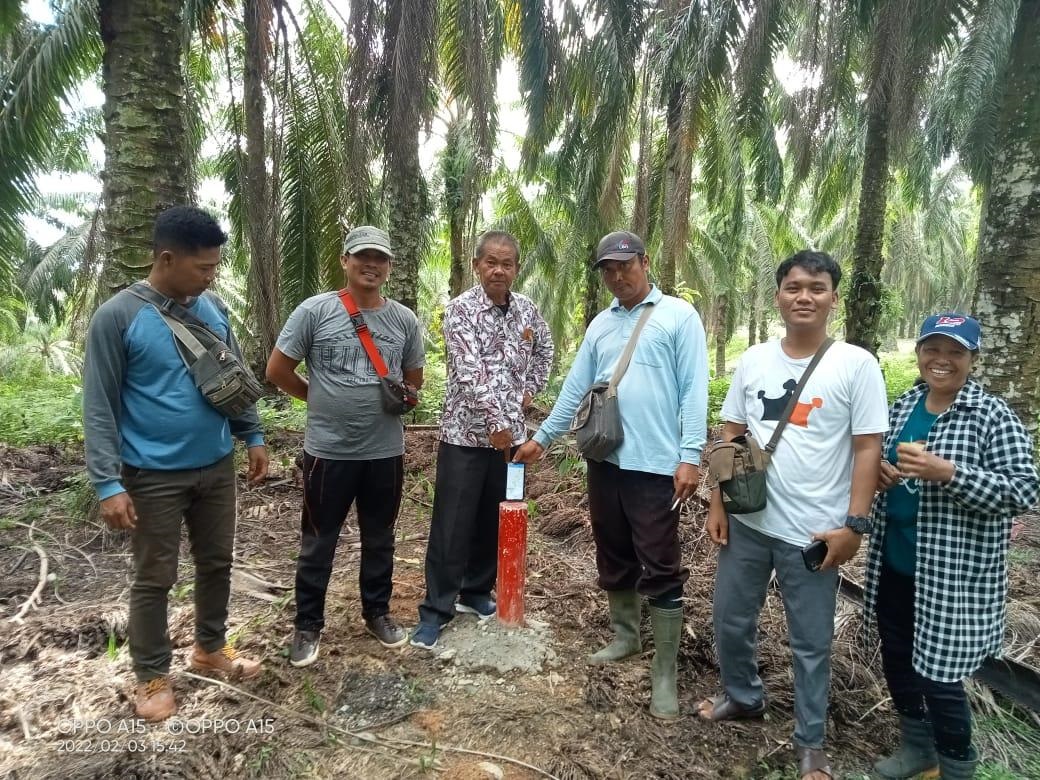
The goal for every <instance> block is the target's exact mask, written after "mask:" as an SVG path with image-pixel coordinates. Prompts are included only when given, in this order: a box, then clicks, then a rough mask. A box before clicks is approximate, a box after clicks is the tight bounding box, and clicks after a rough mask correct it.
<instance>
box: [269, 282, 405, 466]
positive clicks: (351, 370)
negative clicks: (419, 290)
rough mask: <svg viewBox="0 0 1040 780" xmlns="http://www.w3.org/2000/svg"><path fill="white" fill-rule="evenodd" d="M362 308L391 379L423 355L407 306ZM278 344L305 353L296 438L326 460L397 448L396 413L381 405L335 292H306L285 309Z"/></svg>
mask: <svg viewBox="0 0 1040 780" xmlns="http://www.w3.org/2000/svg"><path fill="white" fill-rule="evenodd" d="M361 313H362V315H363V316H364V318H365V322H366V323H367V324H368V328H369V330H370V331H372V338H373V340H374V341H375V343H376V346H377V347H379V352H380V353H381V354H382V356H383V360H384V361H385V362H386V367H387V370H388V371H389V376H390V378H391V379H396V380H397V381H399V382H400V381H401V380H402V378H403V372H404V370H410V369H414V368H420V367H422V366H423V365H424V363H425V354H424V352H423V340H422V334H421V333H420V332H419V321H418V320H417V319H416V317H415V314H413V313H412V311H411V310H410V309H408V308H406V307H404V306H402V305H401V304H400V303H398V302H397V301H392V300H390V299H387V300H386V303H384V304H383V305H382V306H380V307H379V308H378V309H362V310H361ZM277 347H278V349H280V350H281V351H282V352H283V353H285V354H286V355H287V356H289V357H290V358H292V359H293V360H305V361H307V378H308V381H309V382H310V389H309V390H308V391H307V432H306V434H305V435H304V440H303V446H304V449H306V450H307V452H309V453H310V454H311V455H314V456H316V457H319V458H329V459H330V460H370V459H373V458H390V457H394V456H396V455H401V454H403V453H404V427H403V426H402V424H401V418H400V417H398V416H397V415H393V414H387V413H386V412H384V411H383V406H382V402H381V400H380V390H379V376H378V375H377V374H376V371H375V369H374V368H373V367H372V362H371V361H370V360H369V359H368V355H367V354H366V353H365V348H364V347H363V346H362V345H361V341H360V340H359V339H358V337H357V333H356V332H355V331H354V325H353V324H352V323H351V321H350V317H349V316H348V315H347V311H346V309H344V308H343V304H342V303H341V302H340V299H339V296H338V295H337V294H336V293H335V292H327V293H321V294H320V295H315V296H313V297H311V298H308V299H307V300H305V301H304V302H303V303H301V304H300V305H299V306H297V307H296V310H295V311H294V312H293V313H292V314H291V315H289V319H288V321H287V322H286V323H285V327H283V328H282V332H281V334H280V335H279V336H278V343H277Z"/></svg>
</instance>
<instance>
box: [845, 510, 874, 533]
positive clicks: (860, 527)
mask: <svg viewBox="0 0 1040 780" xmlns="http://www.w3.org/2000/svg"><path fill="white" fill-rule="evenodd" d="M845 527H846V528H849V529H851V530H852V531H853V532H854V533H857V534H859V535H860V536H863V535H864V534H869V533H870V532H871V531H872V530H873V528H874V521H873V520H871V519H870V518H869V517H867V516H866V515H846V516H845Z"/></svg>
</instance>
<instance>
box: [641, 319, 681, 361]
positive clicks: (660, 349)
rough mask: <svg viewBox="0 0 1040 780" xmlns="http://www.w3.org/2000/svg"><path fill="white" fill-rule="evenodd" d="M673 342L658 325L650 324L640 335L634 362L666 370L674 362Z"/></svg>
mask: <svg viewBox="0 0 1040 780" xmlns="http://www.w3.org/2000/svg"><path fill="white" fill-rule="evenodd" d="M674 359H675V358H674V355H673V354H672V340H671V338H670V337H669V335H668V334H667V333H666V332H665V331H664V330H662V329H661V328H659V327H658V326H657V325H655V324H653V323H650V322H648V323H647V324H646V326H645V327H644V328H643V332H642V333H640V334H639V341H638V342H637V343H636V349H635V352H633V353H632V362H633V363H638V364H639V365H641V366H646V367H648V368H664V367H665V366H668V365H670V364H671V362H672V361H673V360H674Z"/></svg>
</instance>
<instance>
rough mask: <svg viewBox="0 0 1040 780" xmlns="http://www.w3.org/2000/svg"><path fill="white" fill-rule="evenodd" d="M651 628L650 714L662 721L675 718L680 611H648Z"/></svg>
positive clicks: (680, 623) (676, 715)
mask: <svg viewBox="0 0 1040 780" xmlns="http://www.w3.org/2000/svg"><path fill="white" fill-rule="evenodd" d="M650 622H651V624H652V625H653V627H654V662H653V664H652V665H651V667H650V714H651V715H653V716H654V717H655V718H661V719H663V720H674V719H675V718H678V717H679V692H678V690H676V685H675V678H676V676H677V674H678V672H679V637H680V636H681V635H682V624H683V611H682V607H676V608H675V609H661V608H660V607H654V606H651V607H650Z"/></svg>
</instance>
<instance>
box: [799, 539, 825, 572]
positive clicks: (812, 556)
mask: <svg viewBox="0 0 1040 780" xmlns="http://www.w3.org/2000/svg"><path fill="white" fill-rule="evenodd" d="M826 557H827V542H825V541H823V539H816V540H815V541H813V542H810V543H809V544H807V545H805V547H803V548H802V560H803V561H805V568H807V569H808V570H809V571H819V570H820V567H821V566H822V565H823V560H824V558H826Z"/></svg>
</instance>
